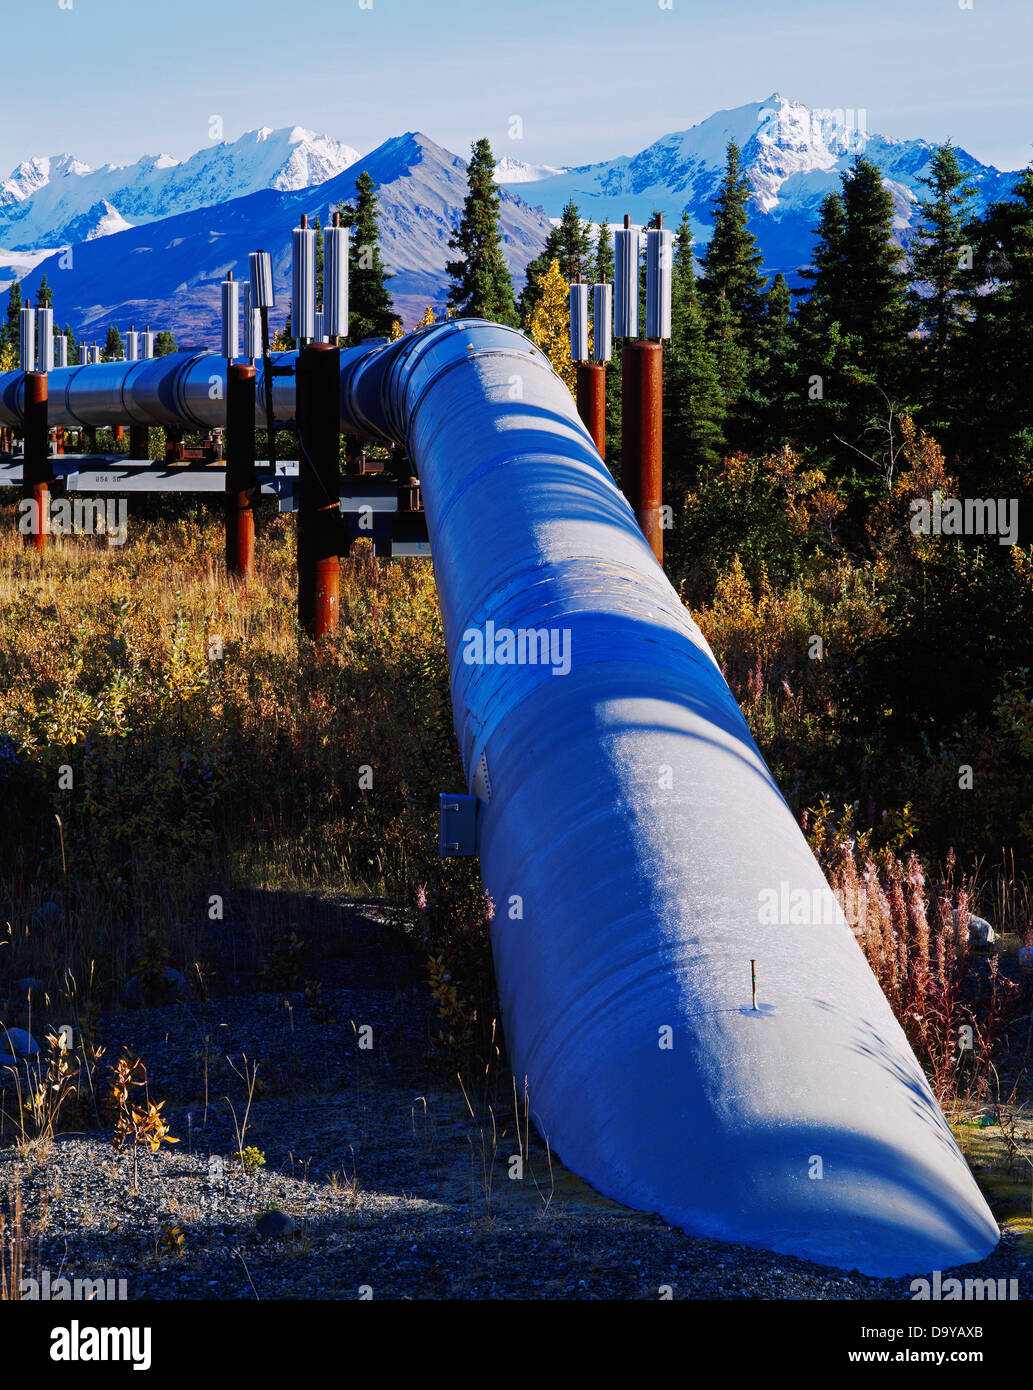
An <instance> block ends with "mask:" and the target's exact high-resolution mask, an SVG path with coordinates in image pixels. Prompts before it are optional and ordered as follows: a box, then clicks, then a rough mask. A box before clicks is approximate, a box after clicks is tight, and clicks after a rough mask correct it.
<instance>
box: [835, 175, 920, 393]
mask: <svg viewBox="0 0 1033 1390" xmlns="http://www.w3.org/2000/svg"><path fill="white" fill-rule="evenodd" d="M843 207H844V211H845V215H846V221H845V227H844V232H843V270H844V280H845V292H844V294H843V297H842V314H841V316H840V318H839V322H840V323H841V325H842V327H843V330H844V332H845V333H846V334H848V335H849V336H851V337H852V338H853V339H854V342H855V344H856V351H857V361H858V365H859V366H860V367H861V369H862V370H864V371H866V372H868V373H869V374H870V375H871V376H873V377H878V378H880V379H883V380H884V381H885V383H886V385H887V389H888V388H889V386H893V385H897V384H899V369H900V366H901V365H902V362H903V357H904V352H905V340H906V336H907V332H908V329H909V327H911V325H912V322H913V316H912V315H911V314H910V313H909V310H908V301H907V291H908V285H907V276H906V274H905V272H904V270H903V268H902V263H903V260H904V253H903V251H901V249H900V247H899V246H898V245H897V244H896V242H895V241H894V240H893V199H892V198H891V197H890V195H889V192H888V190H887V189H886V188H885V186H884V185H883V182H882V173H881V171H880V170H879V168H878V167H877V166H876V165H875V164H873V163H872V162H871V160H869V159H865V158H864V156H863V155H858V156H857V157H856V158H855V160H854V162H853V165H852V166H851V167H850V169H849V170H848V171H847V172H846V173H845V174H844V175H843Z"/></svg>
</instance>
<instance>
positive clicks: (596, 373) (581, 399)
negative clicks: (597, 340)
mask: <svg viewBox="0 0 1033 1390" xmlns="http://www.w3.org/2000/svg"><path fill="white" fill-rule="evenodd" d="M577 413H578V414H579V415H580V416H581V419H582V420H583V421H584V424H585V428H586V429H587V430H588V433H589V434H590V435H591V436H592V443H593V444H594V445H595V447H596V448H597V449H598V450H599V457H600V458H601V459H604V458H605V457H606V368H605V367H604V366H603V364H602V363H601V362H579V363H578V364H577Z"/></svg>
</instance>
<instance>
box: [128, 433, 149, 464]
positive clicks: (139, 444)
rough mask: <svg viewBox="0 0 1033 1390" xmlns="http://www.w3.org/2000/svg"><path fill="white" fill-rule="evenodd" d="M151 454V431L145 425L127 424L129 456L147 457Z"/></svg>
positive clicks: (135, 457) (133, 457)
mask: <svg viewBox="0 0 1033 1390" xmlns="http://www.w3.org/2000/svg"><path fill="white" fill-rule="evenodd" d="M150 456H151V432H150V430H149V429H148V428H147V426H146V425H130V426H129V457H130V458H131V459H141V460H142V459H148V458H150Z"/></svg>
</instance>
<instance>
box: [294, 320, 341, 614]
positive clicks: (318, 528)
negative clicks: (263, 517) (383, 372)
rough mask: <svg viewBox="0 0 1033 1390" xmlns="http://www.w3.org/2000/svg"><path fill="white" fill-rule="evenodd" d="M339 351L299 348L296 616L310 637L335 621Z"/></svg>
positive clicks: (319, 346)
mask: <svg viewBox="0 0 1033 1390" xmlns="http://www.w3.org/2000/svg"><path fill="white" fill-rule="evenodd" d="M340 380H341V353H340V349H339V348H335V347H331V346H330V344H329V343H310V344H309V345H308V347H306V348H303V349H302V350H301V352H299V353H298V358H297V378H296V385H295V397H296V408H295V413H296V419H297V429H298V493H297V496H298V621H299V622H300V623H301V625H302V627H303V628H304V629H305V631H306V632H308V633H309V634H310V635H311V636H312V637H317V638H318V637H325V636H326V635H327V633H329V632H332V631H333V630H334V628H336V626H337V615H338V604H339V592H340V575H341V562H340V558H339V546H340V517H341V467H340V448H341V443H340V436H341V408H340V401H339V397H340Z"/></svg>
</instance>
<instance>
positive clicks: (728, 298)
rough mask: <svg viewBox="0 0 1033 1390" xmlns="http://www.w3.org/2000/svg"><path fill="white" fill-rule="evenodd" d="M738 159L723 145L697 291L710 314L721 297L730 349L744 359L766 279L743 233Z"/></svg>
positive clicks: (745, 195)
mask: <svg viewBox="0 0 1033 1390" xmlns="http://www.w3.org/2000/svg"><path fill="white" fill-rule="evenodd" d="M740 159H741V152H740V150H739V146H738V145H737V144H736V143H735V141H734V140H729V142H728V151H727V158H726V163H725V172H724V178H723V179H722V181H721V187H720V189H719V190H718V195H717V198H716V199H715V201H714V231H713V235H712V236H711V239H710V244H709V245H708V246H707V249H706V251H705V252H704V254H703V274H702V276H701V277H700V282H699V292H700V297H701V299H702V301H703V305H704V308H705V310H706V311H707V313H708V314H711V315H712V314H714V313H715V312H717V310H718V300H719V298H720V297H722V296H723V298H724V301H725V305H726V306H727V315H728V320H729V325H730V328H731V332H732V336H733V338H734V341H735V344H736V346H737V347H740V348H742V350H743V351H744V353H745V354H746V356H747V359H749V357H750V356H751V355H752V352H753V350H754V348H755V346H756V334H757V330H758V326H759V324H760V320H761V318H762V316H763V313H764V299H763V294H764V287H765V285H766V284H767V279H766V277H765V276H764V275H762V274H761V265H762V263H763V257H762V256H761V253H760V249H759V247H758V246H757V242H756V238H755V237H754V235H753V233H752V232H751V231H750V228H749V219H748V211H747V210H748V206H749V200H750V185H749V181H748V180H747V178H746V175H745V174H744V173H743V171H742V165H741V163H740ZM721 312H722V313H724V312H726V311H725V310H724V309H722V310H721Z"/></svg>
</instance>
